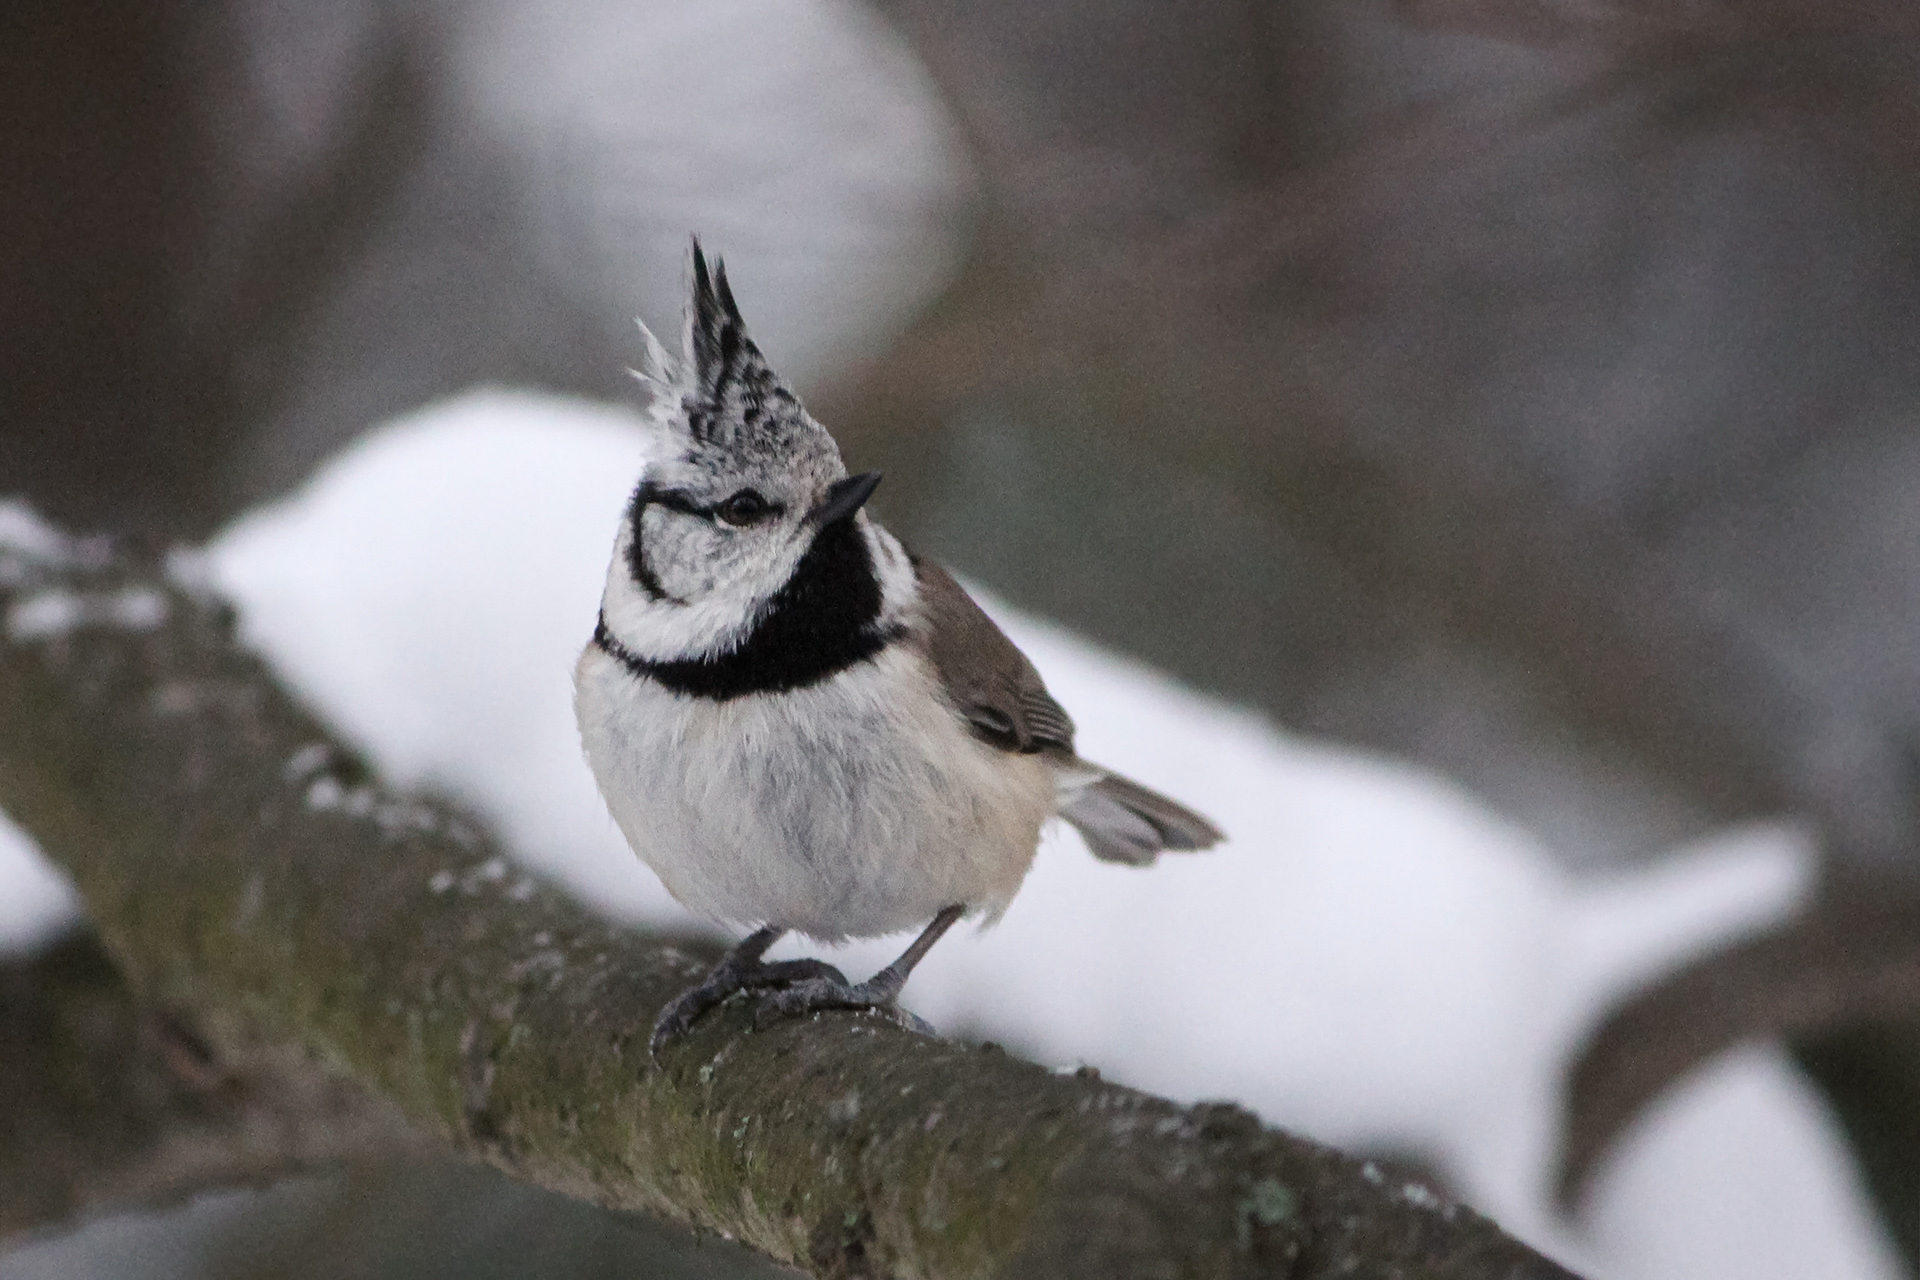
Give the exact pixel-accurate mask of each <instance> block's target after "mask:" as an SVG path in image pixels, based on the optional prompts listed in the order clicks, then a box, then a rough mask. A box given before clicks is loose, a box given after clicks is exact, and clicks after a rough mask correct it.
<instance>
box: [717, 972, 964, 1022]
mask: <svg viewBox="0 0 1920 1280" xmlns="http://www.w3.org/2000/svg"><path fill="white" fill-rule="evenodd" d="M900 987H901V984H900V983H898V982H884V981H878V980H876V981H868V982H859V983H850V982H848V981H847V980H846V979H845V978H844V977H842V976H840V975H839V974H834V975H832V976H830V977H829V976H825V975H822V976H820V977H815V978H807V979H804V980H802V981H800V982H795V983H791V984H789V985H787V986H783V987H781V988H780V989H779V990H777V991H769V992H768V993H767V994H766V995H764V996H762V997H760V1004H759V1007H758V1008H756V1009H755V1010H754V1011H753V1026H754V1029H755V1030H756V1031H758V1030H762V1029H764V1028H765V1027H767V1026H768V1025H770V1024H772V1023H774V1022H778V1021H779V1020H780V1019H782V1018H792V1017H797V1016H799V1015H800V1014H804V1013H813V1012H815V1011H817V1010H820V1009H855V1010H858V1011H860V1012H862V1013H870V1014H873V1015H874V1016H875V1017H877V1018H883V1019H885V1020H886V1021H888V1022H891V1023H893V1024H894V1025H895V1026H896V1027H905V1028H906V1029H907V1030H908V1031H917V1032H919V1033H920V1034H921V1035H923V1036H930V1035H933V1034H935V1032H934V1029H933V1027H932V1025H931V1024H929V1023H928V1022H927V1021H926V1019H924V1018H921V1017H917V1016H916V1015H914V1014H911V1013H908V1012H907V1011H906V1010H905V1009H902V1008H901V1007H900Z"/></svg>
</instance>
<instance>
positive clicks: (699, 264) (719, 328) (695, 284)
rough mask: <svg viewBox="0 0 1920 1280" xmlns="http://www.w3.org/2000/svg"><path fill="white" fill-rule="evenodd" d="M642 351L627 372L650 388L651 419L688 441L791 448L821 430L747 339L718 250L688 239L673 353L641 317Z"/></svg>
mask: <svg viewBox="0 0 1920 1280" xmlns="http://www.w3.org/2000/svg"><path fill="white" fill-rule="evenodd" d="M640 332H641V335H642V337H643V338H644V339H645V341H646V359H645V362H644V365H643V367H642V368H640V369H636V370H633V374H634V376H635V377H636V378H638V379H639V380H640V382H641V383H642V384H643V385H644V386H646V387H647V388H648V390H649V391H651V392H652V393H653V397H654V403H655V408H656V420H657V421H660V422H661V423H662V424H663V425H665V426H667V427H668V428H669V429H670V430H672V431H675V432H677V433H684V434H685V435H688V436H691V437H692V440H693V442H694V443H695V444H696V445H705V446H709V447H712V448H717V449H722V450H727V451H735V452H737V451H780V450H787V449H792V448H794V447H796V446H798V445H800V444H801V441H802V440H803V439H804V438H808V437H814V436H820V437H825V435H826V432H825V430H824V429H823V428H822V427H821V426H820V425H819V424H818V423H816V422H814V421H813V420H812V419H811V418H810V417H808V416H807V413H806V410H805V409H803V408H802V407H801V405H800V400H799V398H798V397H797V396H795V395H794V394H793V392H792V391H791V390H790V389H789V388H788V387H787V385H786V383H785V382H783V381H782V380H781V378H780V376H779V375H778V374H776V373H775V372H774V371H773V369H772V367H771V366H769V365H768V364H767V360H766V357H765V356H763V355H761V353H760V348H759V347H757V346H755V345H754V342H753V339H752V338H750V337H749V336H747V323H746V321H745V320H744V319H742V318H741V315H740V304H739V303H738V302H737V301H735V300H734V296H733V288H732V286H731V285H729V284H728V283H727V268H726V264H725V263H723V262H722V261H720V259H719V258H717V257H716V258H715V259H714V260H713V264H712V267H711V268H709V266H708V263H707V255H706V253H705V252H704V251H703V250H702V249H701V247H700V241H699V238H698V237H695V239H694V241H693V281H692V291H691V294H690V296H689V298H688V300H687V319H686V330H685V333H684V335H683V338H682V341H681V354H680V356H679V357H678V358H675V357H674V356H671V355H669V354H668V352H667V350H666V348H665V347H664V346H663V345H662V344H661V342H660V340H659V339H658V338H656V337H655V336H654V335H653V333H652V332H651V331H649V330H648V328H647V326H646V325H645V324H641V325H640Z"/></svg>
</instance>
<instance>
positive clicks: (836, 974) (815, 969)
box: [743, 960, 847, 991]
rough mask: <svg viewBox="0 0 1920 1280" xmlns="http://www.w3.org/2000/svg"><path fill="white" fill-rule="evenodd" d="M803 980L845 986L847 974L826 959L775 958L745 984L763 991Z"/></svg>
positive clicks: (788, 985) (752, 975)
mask: <svg viewBox="0 0 1920 1280" xmlns="http://www.w3.org/2000/svg"><path fill="white" fill-rule="evenodd" d="M802 982H830V983H837V984H838V985H840V986H843V987H844V986H846V985H847V975H846V974H844V973H842V972H840V971H839V970H838V969H836V968H834V967H833V966H832V965H830V964H828V963H827V962H826V961H824V960H775V961H773V962H772V963H770V964H763V965H761V966H760V967H759V968H758V969H756V970H754V972H753V973H752V974H751V975H749V977H748V978H747V981H746V982H745V983H744V984H743V985H745V986H747V987H750V988H752V989H753V990H756V991H762V990H768V989H771V988H777V987H790V986H793V985H795V984H797V983H802Z"/></svg>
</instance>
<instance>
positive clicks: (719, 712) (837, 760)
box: [576, 646, 1055, 940]
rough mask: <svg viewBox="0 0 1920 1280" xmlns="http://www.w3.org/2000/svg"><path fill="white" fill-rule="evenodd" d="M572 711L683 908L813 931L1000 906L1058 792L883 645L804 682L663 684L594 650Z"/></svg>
mask: <svg viewBox="0 0 1920 1280" xmlns="http://www.w3.org/2000/svg"><path fill="white" fill-rule="evenodd" d="M576 709H577V711H578V713H579V717H580V725H581V733H582V737H583V739H584V741H585V743H586V747H587V755H588V760H589V762H590V763H591V764H592V765H593V768H594V772H595V775H596V776H597V777H598V779H599V782H600V789H601V793H602V794H603V795H604V796H606V797H607V803H608V808H609V809H610V810H611V811H612V813H613V816H614V818H615V820H616V821H617V822H618V823H619V824H620V828H621V830H622V831H623V832H624V833H625V834H626V837H627V840H628V842H629V843H630V844H631V845H632V846H633V849H634V852H635V853H637V854H639V856H640V857H641V859H642V860H643V861H645V862H646V863H647V865H649V866H650V867H652V868H653V870H654V871H655V872H656V873H658V874H659V876H660V878H661V880H662V881H663V882H665V884H666V886H667V888H668V889H669V890H670V891H671V892H672V893H673V895H674V896H675V897H676V898H678V899H679V900H680V901H681V902H682V903H684V904H685V905H686V906H687V907H689V908H690V909H692V910H693V911H695V912H698V913H700V914H702V915H706V916H709V917H711V918H715V919H722V920H731V921H736V922H741V923H751V924H758V923H763V922H764V923H770V924H776V925H780V926H782V927H785V928H790V929H796V930H799V931H800V932H803V933H806V934H810V935H812V936H814V937H816V938H821V939H826V940H834V939H839V938H844V937H871V936H875V935H878V934H884V933H892V932H896V931H899V930H902V929H908V928H914V927H917V926H919V925H922V924H925V923H926V922H927V921H928V920H929V919H931V918H932V917H933V915H934V914H936V913H937V912H938V911H939V910H940V909H941V908H942V907H945V906H948V905H951V904H954V903H961V904H965V905H966V906H968V907H975V908H985V909H986V910H987V911H988V912H990V913H991V914H994V915H997V914H998V913H999V912H1000V911H1001V910H1004V909H1005V907H1006V904H1007V903H1008V901H1010V900H1011V899H1012V897H1013V894H1014V892H1015V891H1016V890H1017V889H1018V888H1019V886H1020V882H1021V880H1022V879H1023V878H1024V877H1025V875H1026V871H1027V868H1028V866H1029V865H1030V864H1031V862H1032V859H1033V851H1034V846H1035V844H1036V843H1037V842H1038V839H1039V833H1040V827H1041V824H1042V823H1043V822H1044V821H1045V820H1046V819H1047V817H1049V816H1050V815H1051V814H1052V812H1053V809H1054V805H1055V793H1054V780H1053V776H1052V771H1051V769H1050V767H1049V766H1048V765H1047V764H1046V762H1045V761H1043V760H1042V759H1041V758H1039V757H1037V756H1020V755H1011V754H1008V753H1006V752H1002V751H999V750H998V749H996V748H994V747H991V746H989V745H987V744H985V743H982V742H980V741H978V740H977V739H975V738H973V737H972V736H971V735H970V734H968V733H967V732H966V731H965V729H964V727H963V726H962V724H961V722H960V720H959V718H958V717H957V716H956V715H955V714H954V713H953V712H952V711H951V710H950V709H949V708H948V707H947V706H946V704H945V702H944V701H943V700H942V699H941V697H940V696H939V694H938V692H937V690H936V688H935V687H934V685H933V683H932V677H931V674H930V673H929V672H928V671H927V670H926V669H925V667H924V664H923V663H922V662H921V660H920V659H919V657H918V656H917V655H916V654H914V653H912V652H911V651H909V650H906V649H903V648H901V647H898V646H896V647H894V648H891V649H888V650H886V651H884V652H882V653H881V654H880V655H879V656H878V657H876V658H875V659H874V660H873V661H872V662H870V663H864V664H861V665H859V666H856V667H853V668H850V669H848V670H846V671H843V672H841V673H839V674H838V675H836V676H833V677H831V678H830V679H828V680H825V681H822V682H820V683H819V684H816V685H812V686H809V687H807V688H804V689H797V690H794V691H792V692H789V693H784V694H767V695H757V696H751V697H746V698H737V699H733V700H730V701H726V702H716V701H712V700H708V699H700V698H693V697H689V696H686V695H680V694H674V693H671V692H669V691H667V690H665V689H662V688H661V687H659V686H658V685H655V684H653V683H652V682H650V681H646V680H643V679H638V678H636V677H634V676H632V675H631V674H629V673H628V672H627V671H625V670H624V669H623V668H621V667H620V666H619V665H618V664H617V663H615V662H613V661H612V660H611V659H608V658H606V657H605V655H603V654H600V653H599V652H598V651H597V650H594V649H589V650H588V652H587V654H586V655H585V656H584V657H583V658H582V659H581V664H580V670H579V673H578V688H577V694H576Z"/></svg>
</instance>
